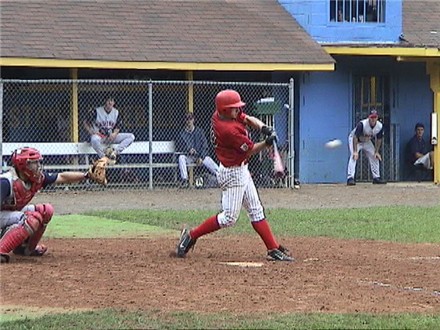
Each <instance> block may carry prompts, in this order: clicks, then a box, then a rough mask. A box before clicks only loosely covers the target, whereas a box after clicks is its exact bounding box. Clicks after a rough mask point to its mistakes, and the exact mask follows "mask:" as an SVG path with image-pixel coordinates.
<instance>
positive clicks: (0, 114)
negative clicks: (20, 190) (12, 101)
mask: <svg viewBox="0 0 440 330" xmlns="http://www.w3.org/2000/svg"><path fill="white" fill-rule="evenodd" d="M0 159H1V168H2V171H3V170H4V168H3V81H2V80H0Z"/></svg>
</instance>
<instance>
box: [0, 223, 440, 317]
mask: <svg viewBox="0 0 440 330" xmlns="http://www.w3.org/2000/svg"><path fill="white" fill-rule="evenodd" d="M177 240H178V231H177V230H176V235H173V237H170V236H166V237H145V238H126V239H116V238H111V239H110V238H109V239H44V238H43V242H42V243H44V244H47V246H48V247H49V251H48V253H47V255H45V256H43V257H41V258H35V257H15V256H14V257H13V261H12V262H11V263H10V264H3V265H2V267H1V268H2V269H1V271H2V273H4V274H8V278H10V279H13V280H5V281H2V284H1V292H2V303H1V304H2V305H14V306H20V305H21V306H34V305H35V304H38V306H40V307H42V308H43V307H52V308H66V309H69V310H72V309H81V308H92V309H94V308H97V309H101V308H117V309H118V308H122V309H133V310H139V309H142V310H157V309H158V308H159V309H160V310H161V311H163V312H175V311H192V312H207V313H211V312H213V313H218V312H219V311H222V312H231V313H267V312H268V311H276V313H291V312H301V313H303V312H328V313H396V312H408V313H411V312H425V313H437V314H438V313H440V295H438V292H439V290H440V288H439V261H438V260H437V259H436V258H432V257H436V256H438V251H439V249H440V246H439V244H402V243H392V242H383V241H378V242H376V241H370V240H343V239H334V238H326V237H314V238H311V237H280V242H281V243H282V244H283V245H285V246H287V247H288V248H289V249H290V250H291V251H292V254H293V256H294V257H295V259H296V261H295V262H276V261H267V260H266V249H265V246H264V244H263V243H262V241H261V240H260V238H259V237H258V235H239V234H233V235H232V234H231V235H224V234H223V235H215V234H213V235H211V236H206V237H202V238H201V239H199V240H198V242H197V244H196V246H195V249H194V250H193V251H190V252H189V253H188V255H187V256H186V258H176V257H170V256H169V252H170V250H171V249H175V246H176V244H177ZM36 272H37V273H38V274H44V280H42V281H40V282H39V283H38V285H35V284H34V282H32V281H29V274H36ZM35 297H38V302H36V301H35Z"/></svg>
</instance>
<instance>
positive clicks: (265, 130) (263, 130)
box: [261, 125, 274, 136]
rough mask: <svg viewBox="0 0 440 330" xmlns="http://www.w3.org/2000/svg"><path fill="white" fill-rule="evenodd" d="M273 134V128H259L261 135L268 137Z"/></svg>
mask: <svg viewBox="0 0 440 330" xmlns="http://www.w3.org/2000/svg"><path fill="white" fill-rule="evenodd" d="M273 132H274V130H273V128H272V127H270V126H266V125H265V126H263V127H261V133H263V134H264V135H266V136H270V135H271V134H272V133H273Z"/></svg>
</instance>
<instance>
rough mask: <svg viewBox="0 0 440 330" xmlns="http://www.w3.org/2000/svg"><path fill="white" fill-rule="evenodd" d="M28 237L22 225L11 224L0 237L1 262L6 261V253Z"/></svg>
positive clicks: (7, 259) (7, 257) (7, 258)
mask: <svg viewBox="0 0 440 330" xmlns="http://www.w3.org/2000/svg"><path fill="white" fill-rule="evenodd" d="M28 237H29V232H28V231H27V230H26V228H25V226H23V225H21V224H20V225H13V226H11V227H10V228H9V229H8V230H7V231H6V233H5V234H4V235H3V236H2V238H0V255H1V262H2V263H3V262H8V261H9V256H8V253H9V252H11V251H12V250H14V249H15V248H16V247H17V246H19V245H20V244H22V243H23V242H24V241H25V240H26V239H27V238H28Z"/></svg>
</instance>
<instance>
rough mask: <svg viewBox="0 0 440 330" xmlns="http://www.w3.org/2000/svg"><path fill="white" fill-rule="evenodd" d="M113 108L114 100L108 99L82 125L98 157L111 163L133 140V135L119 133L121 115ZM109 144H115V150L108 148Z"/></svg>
mask: <svg viewBox="0 0 440 330" xmlns="http://www.w3.org/2000/svg"><path fill="white" fill-rule="evenodd" d="M114 106H115V100H114V98H113V97H108V98H107V100H106V101H105V104H104V105H103V106H101V107H98V108H96V109H95V111H92V112H91V113H90V114H89V118H87V119H86V120H84V123H83V124H84V127H85V129H86V130H87V132H88V133H89V134H90V144H91V145H92V147H93V149H95V151H96V153H97V154H98V157H99V158H102V157H104V156H106V157H108V158H109V159H110V160H111V161H112V163H115V162H116V158H117V156H118V155H119V154H120V153H121V152H122V151H124V150H125V149H126V148H127V147H129V146H130V145H131V144H132V143H133V141H134V139H135V137H134V134H132V133H122V132H121V127H122V125H123V123H122V119H121V115H120V113H119V110H118V109H116V108H115V107H114ZM111 144H117V147H116V148H115V150H113V149H112V148H111V147H110V145H111Z"/></svg>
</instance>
